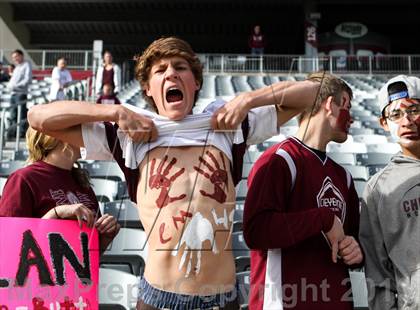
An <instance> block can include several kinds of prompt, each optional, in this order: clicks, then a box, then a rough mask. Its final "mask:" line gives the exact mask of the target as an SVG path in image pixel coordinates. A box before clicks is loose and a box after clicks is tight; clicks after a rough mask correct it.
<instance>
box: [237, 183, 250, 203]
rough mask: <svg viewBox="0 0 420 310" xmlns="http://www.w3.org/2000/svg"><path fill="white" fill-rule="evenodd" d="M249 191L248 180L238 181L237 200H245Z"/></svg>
mask: <svg viewBox="0 0 420 310" xmlns="http://www.w3.org/2000/svg"><path fill="white" fill-rule="evenodd" d="M247 192H248V185H247V180H241V181H240V182H239V183H238V185H236V200H237V201H241V200H245V197H246V193H247Z"/></svg>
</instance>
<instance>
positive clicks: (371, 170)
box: [367, 164, 386, 176]
mask: <svg viewBox="0 0 420 310" xmlns="http://www.w3.org/2000/svg"><path fill="white" fill-rule="evenodd" d="M385 166H386V165H384V164H382V165H369V166H367V168H368V171H369V175H370V176H373V175H375V174H376V173H378V172H379V171H381V170H382V169H383V168H384V167H385Z"/></svg>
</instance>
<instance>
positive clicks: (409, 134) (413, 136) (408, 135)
mask: <svg viewBox="0 0 420 310" xmlns="http://www.w3.org/2000/svg"><path fill="white" fill-rule="evenodd" d="M401 137H404V138H406V139H417V138H418V137H419V135H418V133H417V132H406V133H403V134H402V135H401Z"/></svg>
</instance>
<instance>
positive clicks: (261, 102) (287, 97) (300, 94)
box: [247, 81, 319, 111]
mask: <svg viewBox="0 0 420 310" xmlns="http://www.w3.org/2000/svg"><path fill="white" fill-rule="evenodd" d="M318 88H319V83H314V82H311V81H302V82H294V81H285V82H279V83H275V84H273V85H270V86H266V87H263V88H260V89H257V90H255V91H252V92H249V93H247V105H248V108H249V109H253V108H256V107H260V106H265V105H272V104H276V105H278V106H280V107H281V108H282V109H294V110H297V111H303V110H304V109H306V108H307V107H309V106H311V105H312V104H313V102H314V101H315V98H316V95H317V92H318Z"/></svg>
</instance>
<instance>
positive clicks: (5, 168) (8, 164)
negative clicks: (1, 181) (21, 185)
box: [0, 160, 26, 177]
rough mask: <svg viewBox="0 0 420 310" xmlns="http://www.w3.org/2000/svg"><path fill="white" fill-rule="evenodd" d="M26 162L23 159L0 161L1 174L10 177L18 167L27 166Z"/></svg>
mask: <svg viewBox="0 0 420 310" xmlns="http://www.w3.org/2000/svg"><path fill="white" fill-rule="evenodd" d="M25 165H26V162H25V161H21V160H16V161H2V162H0V176H2V177H8V176H9V175H11V174H12V173H13V172H15V171H16V170H17V169H20V168H23V167H25Z"/></svg>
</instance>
